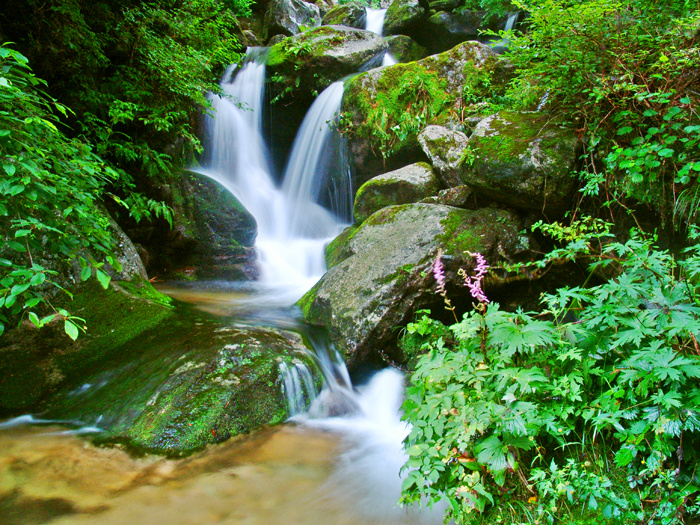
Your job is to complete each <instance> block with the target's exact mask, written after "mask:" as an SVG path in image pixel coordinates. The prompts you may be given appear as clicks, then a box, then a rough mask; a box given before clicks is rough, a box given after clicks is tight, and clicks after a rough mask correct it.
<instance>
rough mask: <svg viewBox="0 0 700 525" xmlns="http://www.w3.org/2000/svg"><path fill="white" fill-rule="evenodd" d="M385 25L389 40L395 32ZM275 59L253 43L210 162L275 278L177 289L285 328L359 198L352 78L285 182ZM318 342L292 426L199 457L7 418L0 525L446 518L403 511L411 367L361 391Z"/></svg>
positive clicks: (299, 375)
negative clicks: (270, 105) (351, 135)
mask: <svg viewBox="0 0 700 525" xmlns="http://www.w3.org/2000/svg"><path fill="white" fill-rule="evenodd" d="M382 16H383V15H382ZM368 18H369V17H368ZM373 30H376V31H377V32H379V33H381V26H379V27H378V28H377V27H376V26H374V29H373ZM264 56H265V52H264V50H260V49H253V50H251V51H250V52H249V56H248V60H247V61H246V62H245V63H244V64H243V66H242V67H241V68H240V69H239V70H237V71H236V70H235V69H234V68H233V67H232V68H230V69H229V70H228V71H227V72H226V74H225V75H224V77H223V79H222V82H221V88H222V91H223V93H224V96H217V95H212V97H211V100H212V104H213V106H214V109H215V114H214V115H215V116H214V117H210V118H209V120H208V123H207V139H206V144H207V154H206V155H205V157H204V159H203V163H202V167H201V168H197V170H196V171H199V172H200V173H202V174H205V175H207V176H209V177H211V178H213V179H215V180H217V181H218V182H220V183H221V184H222V185H224V186H225V187H226V188H227V189H228V190H229V191H231V193H233V194H234V195H235V196H236V197H237V198H238V199H239V200H240V201H241V203H242V204H243V205H244V206H245V207H246V208H247V209H248V210H249V211H250V212H251V213H252V214H253V216H254V217H255V219H256V221H257V224H258V238H257V242H256V250H257V251H258V256H259V265H260V268H261V283H260V286H259V287H258V289H257V290H255V292H254V293H253V294H252V296H251V292H250V287H245V286H243V287H241V286H239V285H233V286H217V285H215V284H214V285H210V286H209V287H208V288H207V287H204V288H201V287H200V288H192V287H184V288H183V287H169V288H164V289H163V291H164V292H166V293H169V294H170V295H171V296H173V297H174V298H176V299H179V300H180V301H184V302H192V303H194V304H196V306H197V307H198V308H200V309H202V310H205V311H207V312H209V313H210V314H213V315H218V316H223V317H226V318H230V319H231V320H232V321H233V322H235V319H236V316H240V315H242V313H241V312H244V313H245V315H247V316H248V317H249V318H250V316H251V315H252V314H251V311H250V304H256V305H257V306H256V308H257V312H255V315H258V317H259V318H260V319H263V318H264V319H265V320H266V321H267V322H268V323H269V324H270V325H272V326H278V327H281V328H284V327H285V326H287V325H291V324H293V323H298V320H296V319H294V318H293V317H289V316H288V314H286V313H285V311H286V310H285V308H284V307H287V306H288V305H290V304H292V303H293V302H294V301H295V300H296V299H297V298H298V297H299V296H300V295H301V294H302V293H303V292H305V291H306V290H308V288H310V286H311V285H313V283H314V282H315V281H316V280H317V279H318V278H320V277H321V275H322V274H323V272H324V271H325V266H324V263H323V250H324V248H325V245H326V243H327V242H329V241H330V240H331V239H332V238H334V237H335V236H336V235H337V234H338V233H339V232H340V231H341V230H342V228H343V227H344V225H345V224H346V223H347V222H348V221H349V220H350V215H349V209H350V206H349V199H350V198H351V196H352V192H351V188H350V186H349V176H348V174H347V171H346V170H345V169H344V168H343V166H342V162H338V158H340V157H341V150H342V140H340V137H339V135H338V133H337V130H336V129H335V126H334V122H335V121H336V116H337V114H338V111H339V108H340V102H341V100H342V93H343V84H342V82H338V83H335V84H333V85H331V86H330V87H329V88H328V89H327V90H325V91H324V92H323V93H322V94H321V95H320V96H319V97H318V99H317V100H316V102H315V103H314V105H313V106H312V107H311V109H310V110H309V113H308V114H307V117H306V118H305V119H304V122H303V124H302V127H301V128H300V131H299V134H298V136H297V139H296V140H295V143H294V146H293V148H292V153H291V155H290V160H289V163H288V166H287V168H286V170H285V172H284V174H283V176H282V183H281V184H280V183H278V182H277V180H276V179H277V178H276V177H275V176H274V173H273V172H272V169H271V162H270V160H269V154H268V152H267V147H266V145H265V141H264V139H263V135H262V126H261V121H262V120H261V119H262V117H261V116H262V111H263V106H262V104H263V100H264V97H263V86H264ZM260 290H262V293H261V291H260ZM242 305H243V306H242ZM246 305H247V306H246ZM306 335H307V337H308V338H309V339H310V340H311V342H312V343H313V344H314V347H316V348H317V349H318V350H317V352H316V354H315V357H314V359H315V363H316V366H317V368H318V370H320V372H321V373H322V375H323V377H324V382H323V388H322V389H321V390H320V392H319V391H318V388H317V386H316V381H315V380H314V377H313V375H312V373H313V371H310V370H309V369H308V368H306V366H304V365H301V364H297V363H295V364H294V365H293V366H290V365H287V364H285V365H280V366H281V368H280V373H281V376H282V378H283V390H284V393H285V395H286V397H287V401H288V405H289V411H290V414H291V415H292V416H293V417H292V418H291V419H290V422H289V423H287V424H285V425H281V426H278V427H276V428H273V429H268V430H263V431H259V432H257V433H254V434H253V435H250V436H242V437H239V438H237V439H233V440H230V441H229V442H227V443H224V444H221V445H216V446H210V447H208V448H207V449H206V450H205V451H203V452H200V453H197V454H194V455H192V456H190V457H188V458H186V459H179V460H174V459H166V458H162V457H140V458H135V457H132V456H129V455H128V454H127V453H126V452H124V451H123V450H121V449H120V448H118V447H112V448H99V447H96V446H93V445H92V444H91V443H89V442H88V441H85V440H83V439H81V438H79V437H77V436H76V435H75V434H82V433H92V432H99V431H100V429H99V428H95V427H81V426H80V424H79V423H74V422H61V421H47V420H40V419H38V418H34V417H31V416H25V417H23V418H18V419H15V420H11V421H9V422H5V423H0V523H2V524H3V525H15V524H17V525H19V524H23V525H24V524H35V523H37V524H38V523H48V522H51V523H52V524H57V525H62V524H65V525H68V524H97V523H99V524H130V523H136V522H142V523H149V524H153V525H161V524H163V525H165V524H167V525H177V524H200V523H214V524H277V523H279V524H304V525H315V524H319V525H321V524H323V525H329V524H331V525H332V524H336V525H345V524H348V525H350V524H353V525H355V524H360V523H363V524H367V525H375V524H376V525H393V524H396V525H399V524H409V525H410V524H416V525H422V524H432V523H435V524H439V523H442V514H443V512H442V510H443V509H436V510H435V511H434V512H432V513H431V512H418V511H414V510H413V509H404V508H400V507H399V506H398V505H397V502H398V499H399V496H400V492H401V477H400V469H401V466H402V465H403V463H404V461H405V455H404V453H403V450H402V446H401V443H402V440H403V439H404V438H405V436H406V435H407V432H408V428H407V427H406V425H405V424H404V423H403V422H402V421H401V420H400V417H399V407H400V404H401V399H402V396H403V389H404V386H403V376H402V374H400V373H399V372H398V371H396V370H391V369H387V370H382V371H379V372H378V373H376V374H375V375H374V376H373V377H371V379H370V380H369V381H368V382H367V383H366V384H365V385H364V386H360V387H357V388H354V387H353V386H352V384H351V381H350V377H349V375H348V372H347V369H346V368H345V366H344V364H343V363H342V361H341V360H340V359H339V356H338V354H337V352H335V351H334V350H333V349H332V345H329V344H328V342H327V341H323V340H321V339H319V338H320V337H321V336H320V335H318V334H316V335H313V333H308V334H306ZM316 339H318V340H316ZM61 423H63V425H62V426H55V425H56V424H61ZM66 424H70V425H69V428H66Z"/></svg>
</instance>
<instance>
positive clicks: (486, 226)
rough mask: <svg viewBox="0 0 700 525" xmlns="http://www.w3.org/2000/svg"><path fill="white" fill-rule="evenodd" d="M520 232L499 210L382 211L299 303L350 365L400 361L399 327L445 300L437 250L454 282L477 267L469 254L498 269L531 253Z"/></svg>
mask: <svg viewBox="0 0 700 525" xmlns="http://www.w3.org/2000/svg"><path fill="white" fill-rule="evenodd" d="M521 229H522V225H521V223H520V220H519V219H518V218H517V216H515V215H514V214H513V213H511V212H508V211H505V210H501V209H495V208H487V209H481V210H476V211H471V210H464V209H459V208H453V207H451V206H443V205H433V204H405V205H400V206H390V207H387V208H383V209H382V210H380V211H378V212H377V213H375V214H374V215H372V216H371V217H370V218H369V219H367V220H366V221H365V222H364V223H362V225H361V226H359V227H355V228H352V229H350V230H348V231H347V232H346V233H345V234H344V235H343V241H342V243H341V244H342V245H341V246H338V245H337V244H336V245H335V246H333V247H332V248H333V249H334V250H335V252H336V255H335V257H334V261H333V262H334V263H335V265H334V266H332V267H331V268H330V269H329V270H328V272H327V273H326V274H325V275H324V276H323V278H322V279H321V280H320V281H319V282H318V283H317V284H316V285H315V286H314V287H313V288H312V289H311V290H310V291H309V292H308V293H307V294H306V295H305V296H304V297H303V298H302V299H301V300H300V301H299V304H300V306H301V308H302V311H303V313H304V316H305V318H306V319H307V320H309V321H310V322H312V323H316V324H320V325H323V326H325V327H327V328H328V330H329V332H330V334H331V338H332V340H333V342H334V343H335V345H336V347H337V348H338V349H339V350H341V351H342V352H343V353H344V354H345V356H346V359H347V360H348V361H349V363H350V364H351V365H352V364H357V363H359V362H362V361H366V360H373V359H374V360H376V359H379V356H380V355H382V353H384V354H385V355H387V356H388V357H389V358H390V359H395V360H397V361H402V360H403V356H401V355H397V353H396V352H397V350H396V345H395V341H396V337H397V335H398V331H399V327H401V326H404V325H405V323H406V322H408V321H409V320H411V319H412V316H413V315H414V313H415V311H416V309H417V308H419V306H422V307H425V306H429V305H431V304H432V305H436V304H439V303H440V302H441V301H442V298H441V297H439V296H437V297H436V295H435V282H434V280H433V276H432V271H431V267H432V264H433V262H434V260H435V257H436V255H437V252H438V250H439V249H441V250H442V251H443V253H444V254H445V256H444V259H445V261H446V267H447V270H448V279H456V270H457V268H459V267H464V268H467V269H468V268H471V267H473V264H474V263H473V260H472V258H471V257H469V256H468V255H466V254H465V252H466V251H471V252H480V253H482V254H484V255H485V256H486V258H487V259H488V260H489V262H490V263H491V264H492V265H493V264H496V263H498V262H499V261H500V260H502V257H503V256H507V257H514V256H515V254H517V253H519V252H521V251H523V250H525V249H527V245H528V239H527V237H525V236H524V235H522V234H520V233H519V232H520V230H521ZM462 293H463V294H464V293H465V291H464V290H462ZM458 297H459V295H458V292H455V296H454V298H455V300H456V299H457V298H458ZM436 299H437V300H436Z"/></svg>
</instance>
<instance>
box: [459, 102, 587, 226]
mask: <svg viewBox="0 0 700 525" xmlns="http://www.w3.org/2000/svg"><path fill="white" fill-rule="evenodd" d="M579 146H580V143H579V141H578V139H577V138H576V136H575V134H574V132H573V130H571V129H570V128H567V127H564V126H562V125H560V124H559V123H557V122H552V121H551V120H550V118H549V117H548V116H547V115H544V114H542V113H537V112H519V113H518V112H512V111H502V112H500V113H497V114H495V115H492V116H490V117H488V118H486V119H484V120H483V121H481V122H480V123H479V124H478V125H477V127H476V128H475V129H474V133H473V134H472V136H471V137H470V138H469V147H470V148H471V150H472V152H473V158H472V159H471V163H465V165H464V166H463V171H462V176H461V178H462V181H463V182H464V183H465V184H467V185H469V186H471V187H472V188H474V189H475V190H477V191H478V192H479V193H482V194H483V195H485V196H486V197H487V198H489V199H492V200H495V201H498V202H502V203H505V204H508V205H510V206H513V207H515V208H518V209H522V210H530V211H538V212H543V213H545V214H547V215H549V216H551V217H557V216H560V215H562V214H563V213H564V212H565V211H566V210H567V209H569V207H570V206H571V204H572V193H573V188H574V183H575V179H574V174H573V172H574V171H575V166H576V164H577V162H578V157H579V153H578V149H579Z"/></svg>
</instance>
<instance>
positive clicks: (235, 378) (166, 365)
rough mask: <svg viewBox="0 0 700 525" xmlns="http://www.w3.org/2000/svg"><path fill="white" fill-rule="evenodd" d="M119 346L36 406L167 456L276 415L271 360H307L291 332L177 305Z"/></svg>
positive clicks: (281, 414) (279, 409) (280, 413)
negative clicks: (225, 321)
mask: <svg viewBox="0 0 700 525" xmlns="http://www.w3.org/2000/svg"><path fill="white" fill-rule="evenodd" d="M120 350H121V355H115V356H114V358H113V359H112V360H111V361H110V362H108V363H103V364H102V365H101V366H99V367H93V369H92V371H91V373H90V374H89V375H83V376H82V377H81V378H80V380H79V381H76V380H74V381H73V382H72V383H71V384H68V385H67V388H65V389H64V390H63V391H62V392H61V393H60V395H57V396H56V397H55V398H54V399H53V401H52V402H51V404H50V405H49V407H48V411H47V412H46V413H47V414H48V415H49V416H50V417H52V418H57V419H62V420H75V421H81V422H82V423H83V424H85V425H89V426H95V427H98V428H100V429H102V430H103V432H102V433H100V434H99V435H98V436H97V439H98V441H100V442H109V443H114V442H118V443H123V444H124V445H126V446H127V447H129V448H131V449H133V450H137V451H141V452H144V451H145V452H154V453H159V454H167V455H181V454H186V453H188V452H191V451H193V450H196V449H199V448H202V447H203V446H205V445H206V444H208V443H215V442H220V441H223V440H225V439H228V438H229V437H232V436H235V435H238V434H242V433H247V432H250V431H252V430H255V429H258V428H261V427H263V426H266V425H269V424H274V423H279V422H281V421H283V420H284V419H286V417H287V408H286V402H285V397H284V395H283V393H282V386H281V381H280V380H279V365H280V363H281V362H282V361H286V362H287V363H292V362H295V361H298V360H300V359H303V360H304V361H305V362H307V363H308V357H307V353H308V351H307V349H306V347H305V346H304V345H303V343H302V340H301V337H300V336H299V335H297V334H295V333H292V332H281V331H278V330H275V329H272V328H257V327H245V326H236V327H230V326H222V325H221V324H219V323H216V322H214V321H213V320H212V319H210V318H206V317H202V318H199V319H198V318H195V317H192V316H191V315H186V314H183V313H178V314H176V315H173V316H171V317H169V318H168V322H167V324H165V323H161V324H160V325H159V326H158V327H157V328H153V329H151V330H148V331H145V332H142V333H140V335H139V337H138V338H137V339H132V340H130V341H129V342H128V344H123V345H122V346H121V347H120Z"/></svg>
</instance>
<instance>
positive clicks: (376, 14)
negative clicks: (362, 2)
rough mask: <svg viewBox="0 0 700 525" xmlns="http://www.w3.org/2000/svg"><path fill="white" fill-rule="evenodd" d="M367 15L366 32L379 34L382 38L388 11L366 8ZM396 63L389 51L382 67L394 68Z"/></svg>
mask: <svg viewBox="0 0 700 525" xmlns="http://www.w3.org/2000/svg"><path fill="white" fill-rule="evenodd" d="M365 13H366V14H367V17H366V22H365V31H372V33H377V34H378V35H379V36H382V35H383V34H384V18H386V9H372V8H370V7H366V8H365ZM396 63H397V62H396V59H395V58H394V57H393V56H392V54H391V53H389V52H388V51H387V52H386V53H385V54H384V58H383V59H382V66H393V65H394V64H396Z"/></svg>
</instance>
